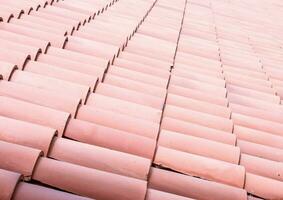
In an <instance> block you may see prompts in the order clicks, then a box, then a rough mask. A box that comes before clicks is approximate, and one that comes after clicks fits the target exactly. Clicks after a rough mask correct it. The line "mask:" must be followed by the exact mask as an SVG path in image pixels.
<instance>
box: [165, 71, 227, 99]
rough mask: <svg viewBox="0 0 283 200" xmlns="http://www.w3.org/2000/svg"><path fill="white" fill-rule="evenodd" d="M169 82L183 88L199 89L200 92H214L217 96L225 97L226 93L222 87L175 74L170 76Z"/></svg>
mask: <svg viewBox="0 0 283 200" xmlns="http://www.w3.org/2000/svg"><path fill="white" fill-rule="evenodd" d="M170 84H172V85H177V86H181V87H184V88H189V89H194V90H199V91H201V92H206V93H208V94H214V95H216V96H219V97H226V93H227V91H226V89H225V88H223V87H217V86H214V85H211V84H207V83H203V82H200V81H195V80H192V79H185V78H181V77H177V76H175V75H173V76H172V77H171V80H170Z"/></svg>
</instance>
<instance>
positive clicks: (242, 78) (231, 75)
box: [224, 72, 272, 88]
mask: <svg viewBox="0 0 283 200" xmlns="http://www.w3.org/2000/svg"><path fill="white" fill-rule="evenodd" d="M224 76H225V80H226V81H228V83H231V84H232V85H233V82H234V81H235V82H236V85H237V80H238V81H240V82H239V85H241V84H240V83H241V81H242V83H245V82H246V83H251V84H255V85H259V86H265V87H271V85H272V84H271V82H270V81H267V80H263V79H258V78H253V77H250V76H246V75H244V74H236V73H231V72H224ZM242 87H245V86H242ZM245 88H246V87H245Z"/></svg>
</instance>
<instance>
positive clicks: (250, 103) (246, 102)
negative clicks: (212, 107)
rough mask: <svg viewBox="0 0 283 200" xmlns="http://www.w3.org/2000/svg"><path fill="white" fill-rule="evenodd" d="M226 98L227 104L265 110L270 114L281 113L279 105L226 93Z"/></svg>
mask: <svg viewBox="0 0 283 200" xmlns="http://www.w3.org/2000/svg"><path fill="white" fill-rule="evenodd" d="M227 98H228V100H229V102H230V103H233V104H240V105H242V106H246V107H251V108H255V109H261V110H267V111H272V112H278V111H279V112H282V107H281V106H280V105H279V104H274V103H269V102H266V101H261V100H258V99H255V98H250V97H246V96H243V95H237V94H232V93H228V95H227Z"/></svg>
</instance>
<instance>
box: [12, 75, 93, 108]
mask: <svg viewBox="0 0 283 200" xmlns="http://www.w3.org/2000/svg"><path fill="white" fill-rule="evenodd" d="M11 81H12V82H15V83H19V84H24V85H29V86H32V87H37V88H41V89H45V90H49V91H52V92H59V93H61V94H65V95H70V96H73V97H75V98H79V99H82V101H83V102H85V100H86V98H87V96H88V94H89V92H90V88H89V87H88V86H84V85H80V84H76V83H72V82H69V81H64V80H60V79H56V78H52V77H48V76H43V75H39V74H35V73H31V72H26V71H18V70H17V71H15V72H14V74H13V76H12V78H11Z"/></svg>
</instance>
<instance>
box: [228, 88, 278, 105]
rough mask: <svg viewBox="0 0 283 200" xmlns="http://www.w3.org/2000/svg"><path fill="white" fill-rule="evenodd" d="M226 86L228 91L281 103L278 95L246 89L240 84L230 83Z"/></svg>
mask: <svg viewBox="0 0 283 200" xmlns="http://www.w3.org/2000/svg"><path fill="white" fill-rule="evenodd" d="M226 88H227V91H228V93H232V94H239V95H243V96H247V97H251V98H255V99H258V100H263V101H268V102H270V103H274V104H279V102H280V98H279V97H278V96H275V95H271V94H266V93H263V92H259V91H256V90H251V89H246V88H242V87H238V86H233V85H230V84H227V86H226Z"/></svg>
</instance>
